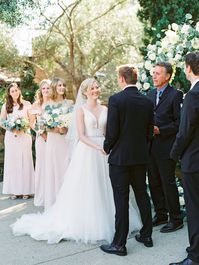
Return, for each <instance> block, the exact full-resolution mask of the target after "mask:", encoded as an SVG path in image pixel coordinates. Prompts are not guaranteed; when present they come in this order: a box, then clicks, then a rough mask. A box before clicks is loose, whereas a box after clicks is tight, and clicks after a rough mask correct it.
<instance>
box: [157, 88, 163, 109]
mask: <svg viewBox="0 0 199 265" xmlns="http://www.w3.org/2000/svg"><path fill="white" fill-rule="evenodd" d="M161 96H162V91H161V90H158V91H157V95H156V105H158V103H159V100H160V98H161Z"/></svg>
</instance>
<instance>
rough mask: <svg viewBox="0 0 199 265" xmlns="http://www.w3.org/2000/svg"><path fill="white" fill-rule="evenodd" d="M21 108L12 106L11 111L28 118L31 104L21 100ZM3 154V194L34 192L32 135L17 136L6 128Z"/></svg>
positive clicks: (22, 134)
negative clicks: (22, 104)
mask: <svg viewBox="0 0 199 265" xmlns="http://www.w3.org/2000/svg"><path fill="white" fill-rule="evenodd" d="M23 103H24V106H23V109H22V110H18V106H14V108H13V113H11V114H8V115H16V116H20V117H25V118H28V110H29V108H30V107H31V104H30V103H29V102H27V101H25V102H23ZM4 143H5V156H4V180H3V194H15V195H28V194H34V167H33V158H32V137H31V135H30V134H28V133H21V134H17V136H16V135H15V134H14V133H13V132H11V131H8V130H6V133H5V139H4Z"/></svg>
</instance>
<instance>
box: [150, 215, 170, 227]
mask: <svg viewBox="0 0 199 265" xmlns="http://www.w3.org/2000/svg"><path fill="white" fill-rule="evenodd" d="M167 222H168V217H167V216H165V217H158V216H157V215H155V216H154V217H153V220H152V223H153V226H158V225H162V224H166V223H167Z"/></svg>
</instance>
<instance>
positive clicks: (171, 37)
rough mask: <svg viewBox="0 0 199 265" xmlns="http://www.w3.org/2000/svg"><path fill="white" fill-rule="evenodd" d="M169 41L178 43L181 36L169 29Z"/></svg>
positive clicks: (167, 35) (167, 36)
mask: <svg viewBox="0 0 199 265" xmlns="http://www.w3.org/2000/svg"><path fill="white" fill-rule="evenodd" d="M165 34H166V38H167V40H168V43H171V44H176V43H177V42H178V41H179V36H178V35H177V33H176V32H175V31H173V30H167V31H166V32H165Z"/></svg>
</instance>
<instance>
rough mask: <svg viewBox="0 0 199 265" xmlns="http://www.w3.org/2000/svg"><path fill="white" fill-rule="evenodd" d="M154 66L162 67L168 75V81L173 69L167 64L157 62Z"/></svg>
mask: <svg viewBox="0 0 199 265" xmlns="http://www.w3.org/2000/svg"><path fill="white" fill-rule="evenodd" d="M154 66H160V67H164V69H165V71H166V73H167V74H169V75H170V77H169V79H170V78H171V76H172V74H173V67H172V65H171V64H170V63H169V62H157V63H156V64H155V65H154Z"/></svg>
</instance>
